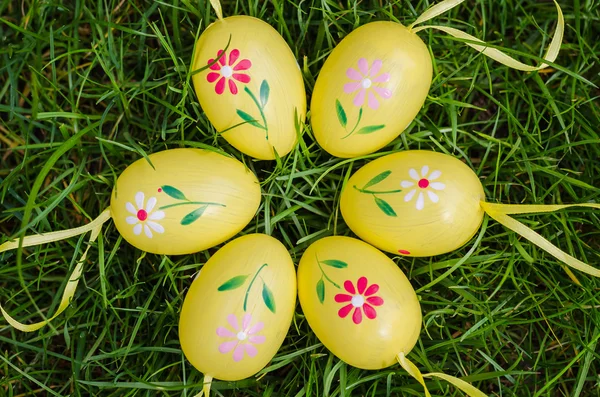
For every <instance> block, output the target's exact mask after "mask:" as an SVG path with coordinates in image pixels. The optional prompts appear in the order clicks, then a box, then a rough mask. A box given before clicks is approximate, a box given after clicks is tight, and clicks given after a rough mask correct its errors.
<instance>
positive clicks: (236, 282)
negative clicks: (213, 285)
mask: <svg viewBox="0 0 600 397" xmlns="http://www.w3.org/2000/svg"><path fill="white" fill-rule="evenodd" d="M248 276H249V274H246V275H245V276H235V277H233V278H230V279H229V280H227V281H225V282H224V283H223V284H221V286H220V287H219V288H217V290H218V291H229V290H232V289H236V288H239V287H241V286H242V285H244V283H245V282H246V279H247V278H248Z"/></svg>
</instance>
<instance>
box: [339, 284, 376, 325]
mask: <svg viewBox="0 0 600 397" xmlns="http://www.w3.org/2000/svg"><path fill="white" fill-rule="evenodd" d="M367 284H368V281H367V278H366V277H361V278H359V279H358V282H357V283H356V288H354V284H352V281H350V280H346V281H345V282H344V289H345V290H346V292H348V294H337V295H336V296H335V301H336V302H338V303H347V302H349V303H348V304H347V305H346V306H344V307H342V308H341V309H340V310H339V311H338V315H339V316H340V317H341V318H346V316H348V314H350V312H351V311H352V309H354V313H353V314H352V321H354V324H360V323H361V321H362V314H363V312H364V313H365V316H367V318H369V319H371V320H373V319H374V318H375V317H377V311H375V308H374V307H373V306H381V305H383V298H381V297H379V296H374V295H375V294H376V293H377V291H379V285H377V284H371V285H370V286H367Z"/></svg>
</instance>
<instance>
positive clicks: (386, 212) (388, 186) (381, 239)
mask: <svg viewBox="0 0 600 397" xmlns="http://www.w3.org/2000/svg"><path fill="white" fill-rule="evenodd" d="M482 200H485V194H484V192H483V187H482V185H481V182H480V181H479V178H478V177H477V175H476V174H475V173H474V172H473V171H472V170H471V168H469V166H467V165H466V164H464V163H463V162H461V161H460V160H458V159H456V158H455V157H452V156H450V155H447V154H443V153H436V152H431V151H425V150H409V151H403V152H398V153H394V154H390V155H387V156H384V157H381V158H379V159H377V160H374V161H371V162H370V163H368V164H366V165H365V166H363V167H362V168H361V169H359V170H358V171H357V172H356V173H355V174H354V175H352V176H351V177H350V179H349V180H348V182H347V184H346V185H345V187H344V191H343V192H342V196H341V202H340V209H341V211H342V216H343V217H344V220H345V222H346V224H347V225H348V226H349V227H350V229H352V231H353V232H354V233H356V235H357V236H359V237H360V238H361V239H363V240H365V241H367V242H369V243H370V244H372V245H374V246H375V247H377V248H379V249H382V250H384V251H387V252H391V253H394V254H401V255H410V256H432V255H439V254H443V253H446V252H450V251H454V250H455V249H457V248H459V247H461V246H462V245H464V244H465V243H466V242H467V241H469V240H470V239H471V238H472V237H473V235H474V234H475V233H476V232H477V230H478V229H479V227H480V225H481V222H482V221H483V215H484V211H483V209H482V208H481V205H480V201H482Z"/></svg>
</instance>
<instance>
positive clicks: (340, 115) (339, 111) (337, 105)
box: [335, 99, 348, 128]
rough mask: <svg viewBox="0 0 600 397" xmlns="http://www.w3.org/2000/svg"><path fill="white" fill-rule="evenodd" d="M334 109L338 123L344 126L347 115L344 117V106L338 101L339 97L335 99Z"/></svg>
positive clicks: (346, 122)
mask: <svg viewBox="0 0 600 397" xmlns="http://www.w3.org/2000/svg"><path fill="white" fill-rule="evenodd" d="M335 110H336V112H337V116H338V120H339V121H340V124H341V125H342V127H344V128H346V124H348V117H346V111H345V110H344V107H343V106H342V104H341V103H340V100H339V99H336V100H335Z"/></svg>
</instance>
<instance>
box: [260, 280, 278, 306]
mask: <svg viewBox="0 0 600 397" xmlns="http://www.w3.org/2000/svg"><path fill="white" fill-rule="evenodd" d="M262 298H263V301H264V302H265V305H266V306H267V307H268V308H269V310H270V311H272V312H273V313H275V298H274V297H273V293H272V292H271V290H270V289H269V287H267V284H265V283H263V290H262Z"/></svg>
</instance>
